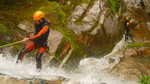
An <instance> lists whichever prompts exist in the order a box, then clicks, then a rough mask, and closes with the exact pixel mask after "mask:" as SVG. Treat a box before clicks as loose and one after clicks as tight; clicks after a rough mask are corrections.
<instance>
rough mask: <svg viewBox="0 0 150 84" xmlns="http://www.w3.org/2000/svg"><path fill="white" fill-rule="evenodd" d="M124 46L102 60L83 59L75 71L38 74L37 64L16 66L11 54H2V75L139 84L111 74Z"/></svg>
mask: <svg viewBox="0 0 150 84" xmlns="http://www.w3.org/2000/svg"><path fill="white" fill-rule="evenodd" d="M124 45H125V42H124V41H123V40H121V41H120V42H119V43H118V44H117V45H116V46H115V47H114V49H113V51H112V52H111V53H110V54H108V55H106V56H104V57H102V58H85V59H82V60H81V61H80V63H79V65H78V67H77V69H76V70H74V71H69V70H67V71H66V70H63V69H58V68H56V67H44V68H43V70H42V71H41V72H37V71H36V70H35V62H24V63H21V64H16V63H15V61H16V58H12V56H10V54H8V53H7V54H0V74H1V75H5V76H8V77H13V78H17V79H24V80H28V79H31V80H32V79H40V80H41V79H42V80H57V79H60V78H65V80H64V81H63V84H138V83H137V81H129V80H123V79H121V78H119V77H115V76H112V75H111V74H110V73H109V72H110V71H111V68H113V67H114V66H115V65H116V64H118V63H119V61H120V57H118V56H117V53H118V52H119V50H121V49H122V48H123V47H124ZM115 55H116V56H115ZM110 59H111V60H112V62H110Z"/></svg>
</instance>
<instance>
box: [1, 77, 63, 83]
mask: <svg viewBox="0 0 150 84" xmlns="http://www.w3.org/2000/svg"><path fill="white" fill-rule="evenodd" d="M0 81H1V84H12V83H13V84H62V80H55V81H46V80H34V79H33V80H24V79H16V78H10V77H0Z"/></svg>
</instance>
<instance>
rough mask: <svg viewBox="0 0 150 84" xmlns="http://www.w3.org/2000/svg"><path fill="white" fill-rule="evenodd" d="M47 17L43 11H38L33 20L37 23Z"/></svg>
mask: <svg viewBox="0 0 150 84" xmlns="http://www.w3.org/2000/svg"><path fill="white" fill-rule="evenodd" d="M44 17H45V14H44V13H43V12H42V11H36V12H35V13H34V14H33V20H35V21H37V20H41V19H42V18H44Z"/></svg>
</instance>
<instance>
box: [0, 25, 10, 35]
mask: <svg viewBox="0 0 150 84" xmlns="http://www.w3.org/2000/svg"><path fill="white" fill-rule="evenodd" d="M9 32H10V31H9V29H8V28H7V27H6V26H5V25H3V24H0V33H5V34H9Z"/></svg>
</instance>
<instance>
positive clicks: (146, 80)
mask: <svg viewBox="0 0 150 84" xmlns="http://www.w3.org/2000/svg"><path fill="white" fill-rule="evenodd" d="M139 82H140V84H150V76H142V77H141V78H140V81H139Z"/></svg>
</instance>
